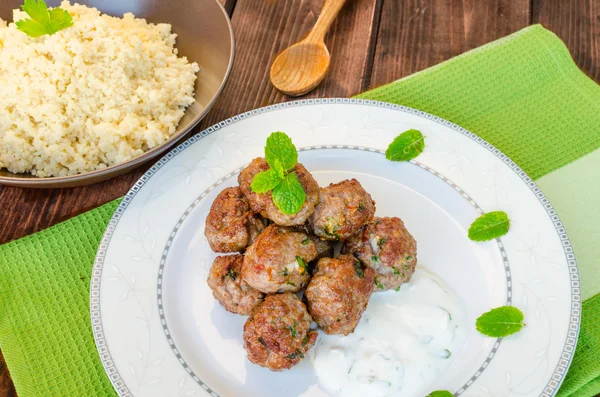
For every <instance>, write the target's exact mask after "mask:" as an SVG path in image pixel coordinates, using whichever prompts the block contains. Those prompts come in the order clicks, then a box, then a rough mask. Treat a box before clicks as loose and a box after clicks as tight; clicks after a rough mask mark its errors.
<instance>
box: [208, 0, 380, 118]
mask: <svg viewBox="0 0 600 397" xmlns="http://www.w3.org/2000/svg"><path fill="white" fill-rule="evenodd" d="M380 1H381V0H350V1H348V3H347V4H346V5H345V6H344V7H343V8H342V10H341V11H340V13H339V15H338V16H337V18H336V20H335V21H334V23H333V25H332V26H331V29H330V31H329V33H328V34H327V35H326V37H325V44H326V45H327V48H328V49H329V52H330V53H331V67H330V70H329V73H328V75H327V76H326V77H325V80H323V82H322V83H321V85H319V87H318V88H317V89H315V90H314V91H312V92H311V93H310V94H308V95H307V96H305V97H304V98H311V97H323V96H329V97H332V96H350V95H353V94H356V93H358V92H360V91H362V88H363V81H364V80H365V79H367V72H368V71H369V70H370V69H369V68H370V65H369V62H370V59H369V53H370V51H372V46H373V44H374V37H375V35H376V33H377V32H376V31H374V30H373V21H374V19H376V16H377V17H378V15H376V10H377V9H378V4H379V3H380ZM322 5H323V2H322V0H288V1H276V0H265V1H256V0H237V3H236V6H235V12H234V13H233V28H234V31H235V35H236V41H237V45H236V50H237V53H236V59H235V62H234V65H233V71H232V73H231V78H230V79H229V82H228V84H227V87H225V90H224V91H223V94H222V95H221V97H220V98H219V100H218V101H217V103H216V105H215V108H214V110H213V111H211V112H210V113H209V115H208V116H207V118H206V119H205V120H204V121H203V122H202V125H203V126H206V127H207V126H210V125H212V124H214V123H216V122H218V121H220V120H223V119H226V118H228V117H231V116H233V115H236V114H238V113H241V112H244V111H247V110H251V109H254V108H257V107H261V106H266V105H269V104H273V103H277V102H283V101H287V100H289V99H290V98H288V97H286V96H284V95H283V94H281V93H279V92H278V91H277V90H276V89H275V88H273V86H271V84H270V82H269V68H270V66H271V63H272V62H273V60H274V59H275V57H276V56H277V54H279V53H280V52H281V51H283V50H284V49H285V48H287V47H289V46H291V45H292V44H294V43H296V42H297V41H299V40H300V39H302V38H303V37H304V36H305V35H306V34H307V33H308V32H309V30H310V29H311V28H312V27H313V26H314V24H315V22H316V20H317V17H318V15H319V12H320V10H321V7H322Z"/></svg>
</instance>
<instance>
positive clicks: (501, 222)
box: [469, 211, 510, 241]
mask: <svg viewBox="0 0 600 397" xmlns="http://www.w3.org/2000/svg"><path fill="white" fill-rule="evenodd" d="M509 228H510V220H509V219H508V215H506V212H504V211H494V212H488V213H487V214H483V215H481V216H480V217H479V218H477V219H475V221H474V222H473V223H472V224H471V227H470V228H469V238H470V239H471V240H473V241H488V240H493V239H495V238H498V237H500V236H504V235H505V234H506V233H507V232H508V229H509Z"/></svg>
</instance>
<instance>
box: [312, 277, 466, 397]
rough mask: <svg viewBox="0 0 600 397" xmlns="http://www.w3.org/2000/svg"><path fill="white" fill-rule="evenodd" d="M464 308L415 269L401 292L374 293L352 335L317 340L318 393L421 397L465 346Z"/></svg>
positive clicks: (442, 285)
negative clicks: (419, 396) (415, 396)
mask: <svg viewBox="0 0 600 397" xmlns="http://www.w3.org/2000/svg"><path fill="white" fill-rule="evenodd" d="M464 319H465V315H464V309H463V304H462V303H461V302H460V301H459V299H458V298H457V297H456V295H455V294H454V293H453V292H452V290H451V289H450V288H449V287H448V286H447V285H446V284H445V283H444V282H443V281H442V280H441V279H440V278H439V277H438V276H436V275H435V274H433V273H431V272H429V271H427V270H425V269H423V268H422V267H421V266H418V267H417V269H416V271H415V273H414V275H413V277H412V279H411V280H410V282H409V283H405V284H404V285H402V287H401V288H400V290H399V291H394V290H391V291H387V292H380V293H374V294H373V295H372V296H371V300H370V301H369V306H368V307H367V310H366V311H365V313H364V314H363V317H362V319H361V320H360V323H359V324H358V326H357V327H356V329H355V331H354V333H352V334H350V335H348V336H347V337H340V336H339V335H325V334H321V335H320V336H319V340H318V341H317V344H316V345H315V349H314V354H312V355H311V357H312V360H313V362H314V368H315V372H316V373H317V376H318V377H319V383H320V385H321V387H322V389H323V390H324V391H326V392H328V393H330V394H331V395H333V396H338V397H355V396H356V397H359V396H360V397H384V396H397V397H402V396H414V395H418V393H421V394H423V390H425V391H426V390H427V387H428V385H430V384H432V383H433V382H434V381H435V379H436V378H437V377H439V376H440V375H441V374H442V373H443V372H444V371H445V370H446V369H447V368H448V367H449V365H450V363H451V362H452V360H453V359H454V357H455V356H456V354H457V353H458V352H459V350H460V349H461V348H462V346H463V345H464V342H465V336H464V330H465V329H466V327H465V320H464Z"/></svg>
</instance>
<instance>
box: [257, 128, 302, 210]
mask: <svg viewBox="0 0 600 397" xmlns="http://www.w3.org/2000/svg"><path fill="white" fill-rule="evenodd" d="M265 160H266V161H267V164H269V169H268V170H266V171H263V172H259V173H258V174H256V175H255V176H254V179H252V183H251V184H250V188H251V189H252V191H253V192H254V193H267V192H269V191H273V193H272V195H271V197H272V199H273V203H274V204H275V206H277V208H279V210H280V211H281V212H283V213H284V214H288V215H290V214H296V213H298V211H300V208H302V205H303V204H304V201H305V200H306V192H305V191H304V188H303V187H302V184H301V183H300V181H299V180H298V176H297V175H296V174H295V173H294V172H291V169H292V168H294V167H295V166H296V164H297V163H298V151H297V150H296V146H294V144H293V143H292V140H291V139H290V137H289V136H287V135H286V134H285V133H283V132H274V133H272V134H271V135H269V137H268V138H267V144H266V146H265Z"/></svg>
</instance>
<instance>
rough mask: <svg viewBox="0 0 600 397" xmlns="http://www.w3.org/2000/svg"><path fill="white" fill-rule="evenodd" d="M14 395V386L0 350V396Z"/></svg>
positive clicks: (14, 396)
mask: <svg viewBox="0 0 600 397" xmlns="http://www.w3.org/2000/svg"><path fill="white" fill-rule="evenodd" d="M16 395H17V393H16V391H15V386H14V385H13V383H12V380H11V379H10V374H9V373H8V368H6V363H5V362H4V357H2V352H1V351H0V396H2V397H16Z"/></svg>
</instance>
